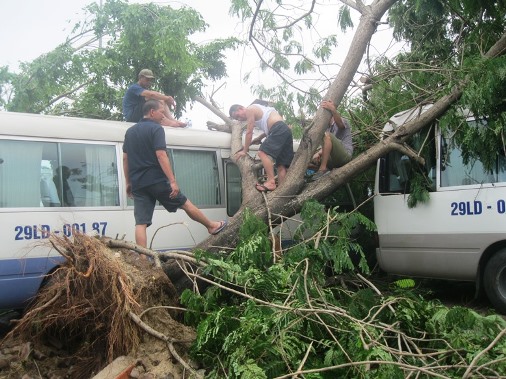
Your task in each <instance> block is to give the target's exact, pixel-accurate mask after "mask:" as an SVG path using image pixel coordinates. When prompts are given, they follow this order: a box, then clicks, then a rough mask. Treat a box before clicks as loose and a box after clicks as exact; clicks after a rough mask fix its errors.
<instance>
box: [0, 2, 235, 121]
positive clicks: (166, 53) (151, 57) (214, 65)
mask: <svg viewBox="0 0 506 379" xmlns="http://www.w3.org/2000/svg"><path fill="white" fill-rule="evenodd" d="M86 11H87V15H86V18H85V21H83V22H79V23H78V24H76V26H75V28H74V31H73V32H72V34H71V35H70V36H68V37H67V40H66V42H64V43H62V44H61V45H60V46H58V47H57V48H56V49H54V50H53V51H51V52H49V53H47V54H44V55H43V56H41V57H39V58H37V59H35V60H34V61H33V62H29V63H24V64H22V65H21V66H20V73H19V74H14V73H11V74H10V75H9V76H6V75H4V74H1V73H0V91H1V95H2V97H1V98H2V103H1V104H0V105H1V106H2V107H3V108H4V109H6V110H10V111H18V112H30V113H51V114H66V115H73V116H81V117H91V118H103V119H115V120H121V119H122V115H121V109H122V104H121V102H122V97H123V94H124V92H125V90H126V88H127V87H128V85H130V84H131V83H133V82H136V81H137V74H138V72H139V71H140V70H141V69H142V68H149V69H151V70H153V72H154V73H155V75H156V78H157V80H156V85H155V86H154V88H153V89H154V90H158V91H160V92H163V93H166V94H169V95H172V96H174V97H175V98H176V99H177V102H178V108H177V109H176V116H178V115H180V113H181V112H182V111H183V110H184V108H185V104H186V103H187V102H188V101H190V100H191V99H192V98H193V97H194V96H195V95H196V94H199V93H200V91H201V88H202V86H203V83H204V80H217V79H221V78H223V77H224V76H225V75H226V64H225V60H224V59H225V56H224V51H225V50H227V49H230V48H235V47H236V46H237V44H238V40H237V39H235V38H229V39H224V40H216V41H212V42H210V43H207V44H198V45H197V44H195V43H193V42H191V37H192V35H193V34H195V33H197V32H203V31H205V30H206V28H207V25H206V23H205V21H204V20H203V19H202V16H201V15H200V14H198V13H197V12H196V11H195V10H193V9H192V8H187V7H182V8H179V9H173V8H171V7H170V6H160V5H156V4H154V3H149V4H131V5H130V4H128V3H126V2H124V1H122V0H110V1H107V2H105V3H104V5H103V6H102V7H100V6H99V5H98V4H96V3H92V4H90V5H89V6H88V7H87V8H86ZM6 92H9V96H8V97H6V96H5V93H6Z"/></svg>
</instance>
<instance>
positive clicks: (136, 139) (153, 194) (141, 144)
mask: <svg viewBox="0 0 506 379" xmlns="http://www.w3.org/2000/svg"><path fill="white" fill-rule="evenodd" d="M143 115H144V118H143V119H142V120H141V121H140V122H139V123H137V124H135V125H134V126H132V127H130V128H129V129H128V130H127V132H126V134H125V142H124V143H123V170H124V174H125V180H126V185H127V188H126V190H127V194H128V196H129V197H133V199H134V216H135V242H136V243H137V245H140V246H143V247H146V246H147V234H146V229H147V227H148V226H149V225H151V223H152V217H153V212H154V208H155V204H156V201H157V200H158V201H159V202H160V204H161V205H163V206H164V208H165V209H166V210H167V211H169V212H176V211H177V210H178V209H179V208H181V209H182V210H184V211H185V212H186V214H187V215H188V216H189V217H190V218H191V219H192V220H194V221H197V222H199V223H201V224H202V225H204V226H205V227H206V228H207V231H208V232H209V233H210V234H213V235H215V234H218V233H219V232H221V231H222V230H223V228H224V227H225V226H226V225H227V222H226V221H211V220H209V219H208V218H207V217H206V216H205V215H204V214H203V213H202V211H201V210H200V209H199V208H197V207H196V206H195V205H193V204H192V202H191V201H190V200H188V199H187V198H186V196H185V195H183V194H182V193H181V192H179V187H178V185H177V182H176V177H175V176H174V173H173V172H172V167H171V165H170V161H169V157H168V156H167V151H166V143H165V131H164V129H163V128H162V126H161V125H160V121H161V120H162V119H163V118H164V113H163V106H162V104H161V103H160V101H158V100H148V101H146V103H145V104H144V106H143Z"/></svg>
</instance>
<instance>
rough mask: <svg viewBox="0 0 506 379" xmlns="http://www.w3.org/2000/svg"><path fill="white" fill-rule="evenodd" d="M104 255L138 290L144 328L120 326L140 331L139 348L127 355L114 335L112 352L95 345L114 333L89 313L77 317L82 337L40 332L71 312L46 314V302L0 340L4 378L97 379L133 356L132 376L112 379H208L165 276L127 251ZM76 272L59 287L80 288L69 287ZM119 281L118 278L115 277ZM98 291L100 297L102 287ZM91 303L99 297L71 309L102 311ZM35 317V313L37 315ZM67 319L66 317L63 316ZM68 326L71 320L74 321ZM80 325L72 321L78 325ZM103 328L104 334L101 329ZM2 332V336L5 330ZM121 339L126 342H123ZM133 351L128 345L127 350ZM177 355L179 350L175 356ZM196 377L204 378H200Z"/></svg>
mask: <svg viewBox="0 0 506 379" xmlns="http://www.w3.org/2000/svg"><path fill="white" fill-rule="evenodd" d="M93 243H94V242H93ZM97 246H98V245H97ZM98 249H102V247H100V246H98ZM102 250H103V251H102V252H101V253H100V254H99V255H104V256H106V257H107V259H106V261H107V262H105V263H107V264H110V263H111V264H113V265H119V267H121V270H123V271H124V272H125V273H126V278H128V279H123V280H120V281H119V283H121V284H122V285H123V284H124V282H126V281H128V282H129V283H130V286H131V290H132V293H131V295H132V296H133V297H134V298H132V299H128V297H129V296H130V295H128V294H127V296H126V299H127V300H129V301H131V302H132V304H135V303H136V302H137V303H139V307H138V308H137V312H134V313H136V314H137V315H138V316H140V320H142V325H138V324H135V323H133V322H132V320H131V319H132V317H130V320H129V319H122V320H120V323H124V324H120V326H119V327H120V328H123V327H126V326H127V325H128V327H132V328H134V329H133V330H134V333H132V334H135V335H137V334H138V339H135V338H132V341H133V342H132V343H131V344H130V345H133V346H134V347H133V348H132V349H131V350H130V351H128V352H126V353H123V352H122V351H121V347H122V346H123V345H120V344H118V343H117V341H112V340H114V339H115V334H114V333H113V334H112V336H108V337H107V338H106V339H105V342H104V344H105V345H107V344H108V343H109V344H108V345H107V346H102V342H101V344H94V342H96V341H97V340H98V339H100V338H101V337H102V336H101V335H97V336H95V335H94V334H93V333H99V334H101V333H103V331H104V330H107V329H108V327H107V326H106V327H105V328H104V325H102V326H100V325H98V324H99V323H102V324H104V323H106V322H104V321H103V320H102V319H97V320H96V325H94V327H96V328H97V329H94V328H90V325H89V319H87V318H85V317H84V316H82V315H81V314H83V315H84V313H85V312H81V313H80V312H78V311H77V312H76V315H77V317H82V323H79V321H78V322H77V324H76V325H77V329H78V330H77V331H76V326H75V325H73V328H72V329H69V330H71V332H70V333H68V334H65V333H64V332H62V331H61V330H57V331H55V330H54V327H47V328H46V330H44V332H43V333H39V330H37V329H38V328H42V329H44V328H45V326H47V325H46V324H42V326H40V325H39V324H41V323H43V322H46V323H47V322H48V321H47V320H49V319H52V318H55V317H58V316H60V315H59V313H60V314H61V313H65V312H62V311H60V310H59V309H57V308H53V309H50V310H48V309H47V308H43V306H42V305H43V304H40V301H45V302H46V304H47V301H46V300H47V299H37V302H36V304H35V305H33V306H32V308H31V310H28V311H26V313H25V315H24V317H23V318H22V319H21V322H18V323H16V324H15V325H17V328H20V325H21V326H22V327H21V328H20V330H17V329H14V330H11V333H10V334H7V335H5V334H6V332H7V331H6V330H5V329H4V330H3V335H0V337H3V338H2V340H1V341H0V378H2V379H3V378H9V379H11V378H22V379H32V378H33V379H36V378H44V379H45V378H47V379H64V378H72V379H74V378H83V379H84V378H86V379H87V378H93V377H94V376H95V375H97V374H98V373H100V372H101V371H102V370H103V368H104V367H106V366H107V365H108V364H110V363H111V362H112V360H113V359H115V358H117V356H120V355H121V356H127V357H128V358H129V359H130V360H131V362H134V364H132V365H130V367H129V370H128V371H129V373H128V374H124V375H123V376H114V378H109V377H107V379H116V378H118V379H120V378H121V379H128V378H139V379H179V378H190V377H198V376H201V375H202V374H203V372H202V370H201V371H200V372H199V371H198V370H199V367H198V365H197V364H196V363H195V362H192V361H191V360H190V359H189V357H188V349H189V347H190V344H191V342H192V341H193V340H194V339H195V331H194V330H193V329H191V328H189V327H187V326H185V325H183V324H182V323H181V322H180V320H181V317H182V315H181V313H180V311H178V310H177V309H175V308H177V307H178V306H179V304H178V300H177V299H178V297H177V292H176V290H175V288H174V286H173V285H172V283H171V282H170V280H169V279H168V277H167V276H166V275H165V273H164V272H163V271H162V270H161V269H159V268H156V267H155V266H154V264H153V261H152V260H149V259H142V258H140V255H139V254H137V253H135V252H132V251H129V250H126V249H114V250H112V249H105V250H104V249H102ZM104 251H105V253H104ZM100 264H104V262H103V261H102V260H101V261H100ZM90 267H91V265H90ZM72 269H74V268H71V269H69V270H67V271H66V272H63V274H64V275H60V276H58V277H57V278H58V282H59V283H61V282H63V281H67V283H66V286H67V289H69V288H71V287H72V285H73V284H75V283H74V282H72V283H70V285H69V283H68V280H69V276H70V274H69V273H70V271H72ZM88 271H89V270H88ZM95 271H98V270H95ZM80 275H81V276H83V275H82V274H80ZM113 275H115V274H114V273H113ZM102 279H103V278H94V279H93V278H92V280H95V281H96V282H95V283H98V285H99V286H98V287H99V288H100V286H107V285H109V282H110V279H107V278H106V280H105V281H104V282H103V283H100V282H98V281H99V280H102ZM80 280H82V278H81V279H80ZM53 281H54V280H53ZM94 291H97V289H96V286H95V288H94ZM124 292H128V291H124ZM91 297H93V296H88V299H84V300H86V301H85V302H81V303H79V304H80V305H71V306H70V307H72V306H75V307H76V309H78V307H82V306H83V305H82V304H87V305H85V307H86V306H89V307H97V305H96V304H94V303H93V299H90V298H91ZM96 297H100V296H96ZM114 301H119V302H124V301H126V300H125V299H123V298H122V299H111V302H114ZM74 304H75V303H74ZM102 306H103V305H102ZM60 307H61V305H60ZM106 308H107V306H105V307H104V313H105V312H106V310H105V309H106ZM33 309H37V312H33ZM39 309H40V312H39ZM118 309H121V308H118ZM146 310H147V311H146ZM30 312H32V314H31V315H30ZM143 312H144V313H143ZM34 313H35V315H34ZM37 313H43V316H40V315H39V316H37V315H36V314H37ZM116 313H117V311H116ZM94 314H96V313H94ZM101 316H102V315H101ZM114 316H115V315H112V316H111V317H114ZM26 317H31V320H30V322H29V327H26V325H25V326H23V325H22V324H23V320H24V319H25V318H26ZM62 317H65V316H64V315H62ZM86 317H87V316H86ZM41 320H42V321H41ZM65 320H68V318H67V319H65ZM111 320H113V321H111V326H110V329H113V326H112V324H114V323H117V320H118V318H117V317H116V318H111ZM75 321H76V320H72V322H75ZM87 323H88V324H87ZM146 326H147V327H148V328H151V330H152V331H153V333H148V332H146V331H145V330H144V329H143V327H146ZM99 327H100V329H98V328H99ZM115 327H118V326H115ZM63 329H65V328H63ZM88 329H89V330H88ZM113 330H114V329H113ZM0 332H2V331H1V330H0ZM153 334H154V335H156V337H155V336H154V335H153ZM118 338H124V337H121V336H118ZM111 341H112V342H111ZM127 342H129V341H127ZM114 343H116V345H115V353H113V354H110V351H111V350H110V349H111V345H113V344H114ZM86 344H89V346H92V348H90V349H87V348H86ZM130 345H129V344H125V346H130ZM97 346H98V348H97ZM118 346H120V347H118ZM102 348H103V349H102ZM171 349H173V350H172V351H171ZM116 351H117V352H118V353H116ZM107 356H108V357H107ZM132 366H133V369H132ZM130 369H131V371H130ZM192 371H193V376H192ZM195 373H197V374H198V376H195ZM102 375H103V373H102ZM99 376H100V375H99ZM101 379H103V378H101Z"/></svg>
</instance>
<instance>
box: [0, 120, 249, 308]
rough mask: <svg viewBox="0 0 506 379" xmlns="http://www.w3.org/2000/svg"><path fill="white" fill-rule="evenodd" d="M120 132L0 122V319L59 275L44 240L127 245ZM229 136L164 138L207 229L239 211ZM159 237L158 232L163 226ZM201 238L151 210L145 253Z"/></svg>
mask: <svg viewBox="0 0 506 379" xmlns="http://www.w3.org/2000/svg"><path fill="white" fill-rule="evenodd" d="M129 126H131V124H129V123H124V122H114V121H104V120H91V119H81V118H69V117H56V116H43V115H34V114H22V113H10V112H0V241H1V242H2V243H1V248H0V309H13V308H18V307H23V306H24V305H25V304H26V301H27V300H28V299H30V298H31V297H33V296H34V295H35V294H36V292H37V290H38V289H39V287H40V285H41V282H42V280H43V278H44V275H46V274H47V273H49V272H51V271H52V270H53V269H54V268H55V267H56V266H57V265H58V258H59V256H58V254H57V253H56V252H55V251H54V250H51V249H50V248H49V246H48V244H47V243H44V242H47V239H48V237H49V235H50V234H51V233H53V234H55V235H65V236H67V237H71V236H72V233H73V232H74V231H79V232H82V233H88V234H98V235H107V236H109V237H113V238H115V237H120V238H121V237H123V236H125V239H126V240H129V241H134V240H135V237H134V229H135V225H134V224H135V221H134V216H133V201H132V200H131V199H128V198H127V196H126V191H125V183H124V176H123V168H122V155H123V152H122V142H123V139H124V136H125V132H126V130H127V128H128V127H129ZM230 138H231V136H230V134H228V133H222V132H214V131H207V130H198V129H176V128H166V140H167V153H168V154H169V156H170V160H171V162H172V164H173V169H174V172H175V175H176V177H177V181H178V185H179V187H180V189H181V191H182V192H183V193H184V194H185V195H186V196H187V197H188V198H189V199H191V201H192V202H193V203H194V204H195V205H196V206H198V207H199V208H200V209H201V210H202V211H203V212H204V214H205V215H206V216H207V217H209V218H210V219H213V220H223V219H226V218H227V216H232V215H233V214H234V213H235V212H236V211H237V210H238V209H239V207H240V205H241V177H240V173H239V170H238V168H237V166H236V165H235V164H234V163H232V161H231V160H230V159H229V158H230ZM167 225H170V226H168V227H167V228H163V227H164V226H167ZM206 237H208V233H207V230H206V228H205V227H203V226H202V225H200V224H198V223H196V222H194V221H192V220H190V219H189V218H188V216H187V215H186V213H185V212H184V211H182V210H179V211H177V212H175V213H168V212H167V211H166V210H165V209H164V208H163V207H161V206H157V207H156V209H155V213H154V216H153V225H151V226H150V227H149V228H148V247H150V248H152V249H155V250H166V249H188V248H192V247H194V246H195V245H196V244H197V243H199V242H201V241H202V240H204V239H205V238H206Z"/></svg>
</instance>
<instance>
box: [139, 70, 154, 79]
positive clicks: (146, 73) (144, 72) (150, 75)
mask: <svg viewBox="0 0 506 379" xmlns="http://www.w3.org/2000/svg"><path fill="white" fill-rule="evenodd" d="M141 76H144V77H145V78H148V79H154V78H155V76H154V75H153V71H151V70H149V69H147V68H144V69H142V70H141V72H139V78H140V77H141Z"/></svg>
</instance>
